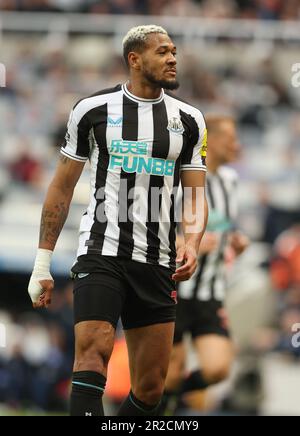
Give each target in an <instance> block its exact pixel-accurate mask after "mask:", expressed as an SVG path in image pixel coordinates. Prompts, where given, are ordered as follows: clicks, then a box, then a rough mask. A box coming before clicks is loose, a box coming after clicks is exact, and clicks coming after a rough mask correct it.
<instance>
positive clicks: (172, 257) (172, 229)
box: [169, 159, 180, 270]
mask: <svg viewBox="0 0 300 436" xmlns="http://www.w3.org/2000/svg"><path fill="white" fill-rule="evenodd" d="M179 181H180V159H177V161H176V164H175V171H174V181H173V192H172V194H171V208H170V231H169V244H170V253H169V258H170V259H169V267H170V269H172V270H174V269H176V225H177V223H176V222H175V206H176V197H174V194H177V188H178V186H179Z"/></svg>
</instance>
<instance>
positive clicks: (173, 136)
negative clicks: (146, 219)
mask: <svg viewBox="0 0 300 436" xmlns="http://www.w3.org/2000/svg"><path fill="white" fill-rule="evenodd" d="M172 103H173V102H172V100H171V99H170V98H168V96H166V99H165V104H166V110H167V117H168V120H169V119H170V118H173V117H176V118H179V119H180V112H179V108H178V106H177V105H174V104H172ZM169 138H170V147H169V153H168V157H167V159H174V161H175V163H176V159H177V158H178V156H179V155H180V153H181V150H182V146H183V136H182V134H181V135H180V134H177V133H173V132H170V131H169ZM173 185H174V175H173V176H172V177H171V176H165V177H164V186H163V189H162V201H161V209H160V217H159V220H160V223H159V229H158V238H159V240H160V247H159V263H160V264H166V263H168V262H169V260H170V256H169V255H170V252H171V249H170V241H169V232H170V227H171V223H170V209H171V194H172V190H173Z"/></svg>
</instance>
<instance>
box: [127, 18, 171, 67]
mask: <svg viewBox="0 0 300 436" xmlns="http://www.w3.org/2000/svg"><path fill="white" fill-rule="evenodd" d="M151 33H162V34H163V35H168V32H167V31H166V30H165V29H164V28H163V27H160V26H156V25H155V24H149V25H147V26H137V27H133V28H132V29H130V30H129V31H128V33H127V35H126V36H125V37H124V39H123V56H124V60H125V63H126V65H127V67H129V62H128V54H129V53H130V52H131V51H140V50H142V49H143V48H144V47H145V45H146V40H147V36H148V35H149V34H151Z"/></svg>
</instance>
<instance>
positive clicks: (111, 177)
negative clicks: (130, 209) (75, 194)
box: [102, 92, 123, 256]
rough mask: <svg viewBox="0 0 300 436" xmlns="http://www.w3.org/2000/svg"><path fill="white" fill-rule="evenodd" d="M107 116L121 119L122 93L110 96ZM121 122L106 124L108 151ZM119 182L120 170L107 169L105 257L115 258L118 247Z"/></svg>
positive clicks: (120, 135)
mask: <svg viewBox="0 0 300 436" xmlns="http://www.w3.org/2000/svg"><path fill="white" fill-rule="evenodd" d="M107 116H108V117H111V118H113V119H118V118H121V117H122V118H123V93H122V92H120V93H117V94H112V95H111V98H110V99H109V101H108V104H107ZM122 126H123V122H122V123H120V125H118V126H112V125H110V124H107V130H106V143H107V148H108V150H109V149H110V144H111V141H112V139H122ZM120 180H121V168H120V167H118V168H115V169H113V170H111V169H109V168H108V169H107V177H106V183H105V213H106V216H107V227H106V230H105V234H104V243H103V247H102V254H103V255H105V256H117V254H118V247H119V237H120V228H119V226H118V215H119V205H118V199H119V190H120Z"/></svg>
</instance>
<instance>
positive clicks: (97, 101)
mask: <svg viewBox="0 0 300 436" xmlns="http://www.w3.org/2000/svg"><path fill="white" fill-rule="evenodd" d="M121 89H122V86H121V85H116V86H114V87H113V88H105V89H102V90H100V91H97V92H95V93H94V94H91V95H89V96H87V97H84V98H81V99H80V100H78V101H77V103H76V104H75V105H74V106H73V111H74V113H76V114H77V115H78V116H81V117H82V116H83V115H84V114H85V113H86V112H88V111H89V110H90V109H92V108H93V107H97V106H100V105H101V104H105V102H107V101H108V100H109V99H110V98H112V96H113V95H114V94H116V93H118V92H120V91H121Z"/></svg>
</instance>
